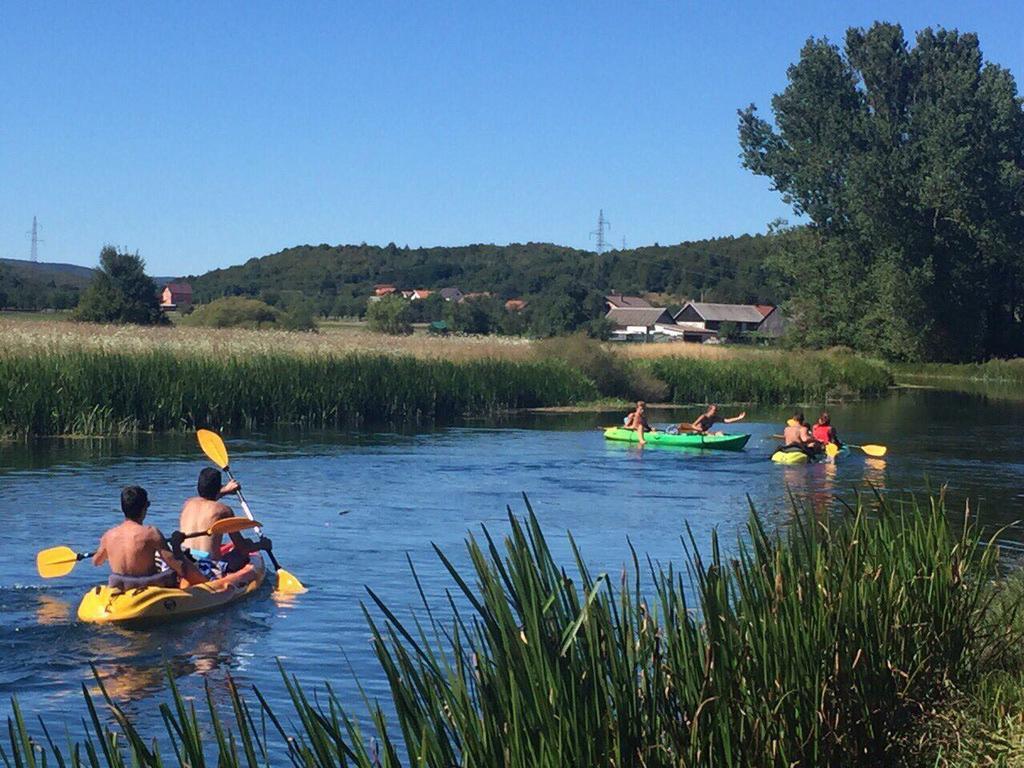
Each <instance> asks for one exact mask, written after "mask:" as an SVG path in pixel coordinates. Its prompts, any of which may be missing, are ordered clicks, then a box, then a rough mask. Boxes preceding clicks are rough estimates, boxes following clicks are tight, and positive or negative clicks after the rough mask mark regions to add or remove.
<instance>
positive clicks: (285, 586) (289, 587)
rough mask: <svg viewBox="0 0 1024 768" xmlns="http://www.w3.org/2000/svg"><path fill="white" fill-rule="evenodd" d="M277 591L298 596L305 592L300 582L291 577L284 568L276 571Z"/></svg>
mask: <svg viewBox="0 0 1024 768" xmlns="http://www.w3.org/2000/svg"><path fill="white" fill-rule="evenodd" d="M277 591H278V592H284V593H285V594H288V595H298V594H301V593H302V592H306V591H307V590H306V588H305V587H304V586H303V584H302V582H301V581H299V580H298V579H297V578H295V576H293V575H292V574H291V573H290V572H289V571H286V570H284V568H278V570H277Z"/></svg>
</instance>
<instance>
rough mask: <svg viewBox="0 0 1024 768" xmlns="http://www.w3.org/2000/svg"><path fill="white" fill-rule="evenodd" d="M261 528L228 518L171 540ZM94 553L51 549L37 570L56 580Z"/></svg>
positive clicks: (41, 557)
mask: <svg viewBox="0 0 1024 768" xmlns="http://www.w3.org/2000/svg"><path fill="white" fill-rule="evenodd" d="M258 526H259V523H257V522H256V521H255V520H248V519H246V518H244V517H228V518H225V519H224V520H218V521H217V522H215V523H214V524H213V525H211V526H210V528H209V529H208V530H205V531H198V532H196V533H184V534H182V533H178V532H177V531H175V533H174V534H172V536H171V538H172V539H173V538H175V537H176V536H180V537H181V539H182V541H184V540H185V539H192V538H195V537H196V536H216V535H225V534H229V533H238V532H239V531H246V530H249V529H250V528H256V527H258ZM94 554H95V553H94V552H75V550H73V549H71V548H70V547H50V548H49V549H44V550H43V551H42V552H40V553H38V554H37V555H36V570H38V571H39V575H40V576H42V577H43V578H44V579H55V578H57V577H58V576H67V575H68V574H69V573H71V571H72V570H73V569H74V567H75V566H76V565H77V564H78V563H80V562H81V561H82V560H85V559H86V558H89V557H92V556H93V555H94Z"/></svg>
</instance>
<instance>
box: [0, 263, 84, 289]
mask: <svg viewBox="0 0 1024 768" xmlns="http://www.w3.org/2000/svg"><path fill="white" fill-rule="evenodd" d="M0 266H2V267H6V268H7V270H8V271H9V273H10V274H14V275H18V276H19V277H23V278H27V279H34V280H43V281H48V280H54V281H56V282H57V283H59V284H62V285H72V286H77V287H79V288H81V287H83V286H84V285H85V284H86V283H88V282H89V281H90V280H92V273H93V269H92V268H90V267H80V266H78V265H77V264H58V263H47V262H35V261H24V260H22V259H0Z"/></svg>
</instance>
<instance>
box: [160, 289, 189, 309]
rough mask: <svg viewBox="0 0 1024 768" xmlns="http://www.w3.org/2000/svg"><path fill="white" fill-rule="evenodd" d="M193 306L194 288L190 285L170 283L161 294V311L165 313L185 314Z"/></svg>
mask: <svg viewBox="0 0 1024 768" xmlns="http://www.w3.org/2000/svg"><path fill="white" fill-rule="evenodd" d="M191 306H192V286H191V285H189V284H188V283H168V284H167V285H165V286H164V290H163V292H162V293H161V294H160V309H162V310H164V311H165V312H184V311H186V310H188V309H189V308H191Z"/></svg>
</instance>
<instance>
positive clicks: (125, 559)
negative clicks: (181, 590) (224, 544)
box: [92, 485, 206, 589]
mask: <svg viewBox="0 0 1024 768" xmlns="http://www.w3.org/2000/svg"><path fill="white" fill-rule="evenodd" d="M148 509H149V494H147V493H146V489H145V488H140V487H139V486H137V485H129V486H127V487H126V488H124V489H123V490H122V491H121V511H122V512H123V513H124V517H125V520H124V522H123V523H121V524H120V525H116V526H114V527H113V528H111V529H110V530H109V531H107V532H106V533H104V534H103V537H102V538H101V539H100V544H99V546H98V547H97V548H96V554H95V555H93V558H92V564H93V565H103V564H104V563H110V571H111V573H110V579H109V582H108V583H109V584H110V586H111V587H115V588H121V589H133V588H135V587H142V586H166V587H176V586H178V580H179V579H181V580H183V581H186V582H188V583H189V584H199V583H202V582H204V581H206V578H205V577H204V576H203V575H202V574H201V573H200V572H199V571H198V570H197V569H196V568H195V567H194V566H192V565H191V563H188V562H182V561H180V560H178V558H176V557H175V556H174V555H173V554H172V553H171V550H170V548H169V547H168V545H167V539H166V538H165V537H164V535H163V534H162V533H161V532H160V530H159V529H158V528H156V527H155V526H152V525H144V524H143V521H144V520H145V519H146V510H148ZM157 556H159V557H160V559H161V560H163V561H164V563H166V564H167V570H161V569H160V566H159V565H158V564H157V559H156V558H157Z"/></svg>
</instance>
